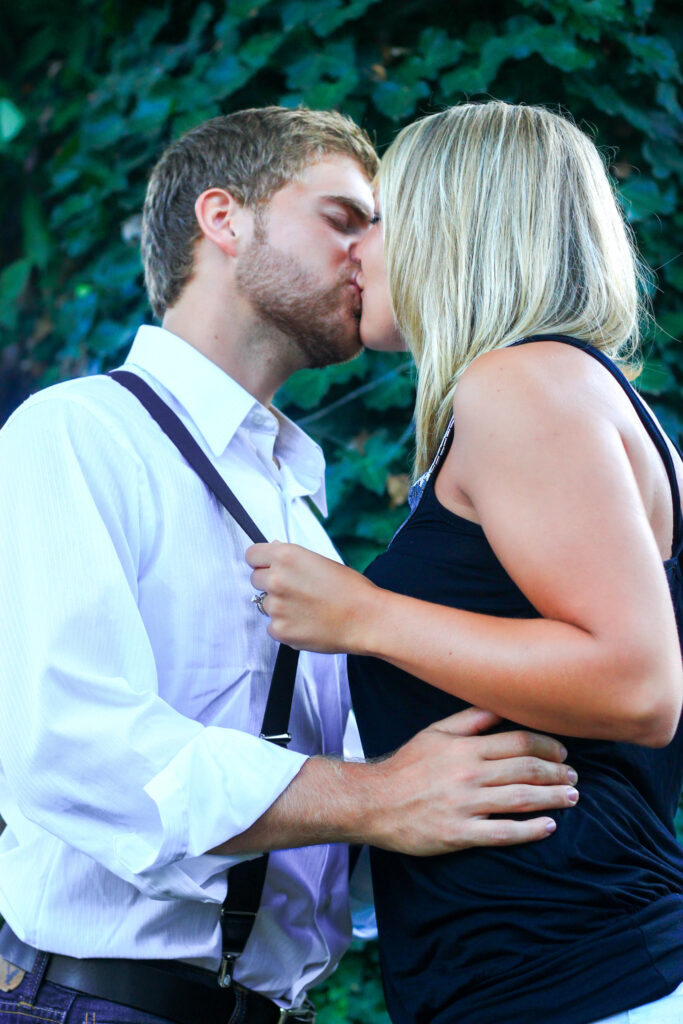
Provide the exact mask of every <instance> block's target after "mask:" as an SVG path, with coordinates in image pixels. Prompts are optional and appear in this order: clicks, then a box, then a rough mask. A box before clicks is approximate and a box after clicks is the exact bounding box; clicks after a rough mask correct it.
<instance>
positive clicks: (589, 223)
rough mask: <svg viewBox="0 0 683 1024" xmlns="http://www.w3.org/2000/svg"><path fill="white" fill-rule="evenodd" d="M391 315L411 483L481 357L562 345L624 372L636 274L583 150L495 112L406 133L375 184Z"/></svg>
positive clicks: (633, 339) (629, 355) (612, 203)
mask: <svg viewBox="0 0 683 1024" xmlns="http://www.w3.org/2000/svg"><path fill="white" fill-rule="evenodd" d="M379 193H380V200H381V204H382V218H383V221H384V246H385V255H386V262H387V274H388V279H389V287H390V290H391V296H392V303H393V306H394V314H395V316H396V321H397V323H398V326H399V329H400V330H401V332H402V334H403V336H404V337H405V339H406V342H407V344H408V346H409V348H410V350H411V352H412V354H413V356H414V358H415V362H416V365H417V369H418V388H417V405H416V411H415V416H416V429H417V452H416V458H415V472H416V474H420V473H422V472H424V470H425V469H427V468H428V466H429V465H430V463H431V461H432V459H433V457H434V454H435V452H436V449H437V447H438V444H439V442H440V440H441V437H442V436H443V433H444V431H445V430H446V427H447V425H448V421H449V418H450V416H451V407H452V402H453V393H454V390H455V387H456V384H457V381H458V378H459V377H460V375H461V374H462V372H463V370H464V369H465V367H466V366H467V365H468V364H469V363H470V362H471V361H472V360H473V359H474V358H475V357H476V356H478V355H479V354H480V353H482V352H487V351H489V350H491V349H495V348H500V347H502V346H503V345H506V344H508V343H509V342H511V341H516V340H517V339H519V338H523V337H525V336H528V335H532V334H542V333H544V332H548V333H555V334H572V335H575V336H576V337H578V338H582V339H584V340H585V341H589V342H590V343H591V344H592V345H595V346H596V347H597V348H600V349H602V350H603V351H605V352H606V353H607V354H608V355H609V356H611V357H612V358H613V359H616V360H618V361H620V362H622V363H626V362H629V361H632V360H633V359H634V355H635V352H636V349H637V344H638V328H639V320H640V316H641V308H640V301H639V290H640V285H641V284H642V279H643V271H642V269H641V265H640V263H639V261H638V258H637V256H636V252H635V248H634V246H633V243H632V241H631V236H630V232H629V230H628V229H627V227H626V225H625V223H624V220H623V218H622V216H621V213H620V211H619V208H618V205H617V202H616V199H615V196H614V194H613V191H612V188H611V185H610V182H609V179H608V177H607V173H606V170H605V167H604V165H603V162H602V159H601V157H600V154H599V153H598V151H597V149H596V147H595V145H594V144H593V142H592V141H591V140H590V139H589V138H588V137H587V136H586V135H585V134H584V133H583V132H581V131H580V130H579V129H578V128H577V127H576V126H575V125H574V124H572V123H571V122H570V121H569V120H567V119H566V118H564V117H561V116H559V115H558V114H554V113H552V112H551V111H549V110H545V109H543V108H541V107H527V106H521V105H519V106H518V105H512V104H508V103H503V102H500V101H497V100H494V101H491V102H488V103H482V104H474V103H467V104H463V105H462V106H457V107H451V108H450V109H448V110H444V111H443V112H441V113H439V114H433V115H431V116H429V117H425V118H423V119H422V120H420V121H417V122H415V123H414V124H411V125H409V126H408V127H407V128H405V129H404V130H403V131H402V132H401V133H400V134H399V135H398V136H397V138H396V139H395V141H394V142H393V144H392V145H391V147H390V148H389V150H388V151H387V153H386V155H385V156H384V158H383V160H382V163H381V167H380V172H379Z"/></svg>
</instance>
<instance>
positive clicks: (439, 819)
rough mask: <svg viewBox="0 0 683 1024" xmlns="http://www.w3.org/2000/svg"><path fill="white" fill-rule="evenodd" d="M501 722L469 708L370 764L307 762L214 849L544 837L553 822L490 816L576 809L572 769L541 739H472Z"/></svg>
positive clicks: (429, 851)
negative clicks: (256, 814)
mask: <svg viewBox="0 0 683 1024" xmlns="http://www.w3.org/2000/svg"><path fill="white" fill-rule="evenodd" d="M499 721H500V719H499V718H498V717H497V716H496V715H493V714H491V713H490V712H488V711H481V710H479V709H477V708H469V709H468V710H467V711H462V712H460V713H459V714H457V715H452V716H451V717H450V718H446V719H444V720H443V721H440V722H436V723H435V724H434V725H432V726H430V727H429V728H428V729H424V730H423V731H422V732H420V733H418V734H417V735H416V736H415V737H414V738H413V739H412V740H410V742H409V743H406V744H405V746H403V747H401V748H400V749H399V750H397V751H396V753H394V754H392V755H391V756H390V757H388V758H386V759H384V760H382V761H378V762H375V763H370V764H362V763H354V762H340V761H333V760H331V759H329V758H323V757H313V758H310V759H309V760H308V761H307V762H306V764H304V766H303V768H302V769H301V771H300V772H299V774H298V775H297V776H296V778H294V779H293V781H292V782H291V783H290V785H289V786H288V787H287V789H286V790H285V791H284V793H282V795H281V796H280V798H279V799H278V800H276V802H275V803H274V804H273V805H272V807H270V808H269V809H268V811H266V813H265V814H264V815H263V816H262V817H261V818H259V819H258V821H256V822H255V823H254V824H253V825H252V826H251V828H249V829H247V831H246V832H243V833H242V834H241V835H239V836H235V837H234V838H233V839H231V840H230V841H229V842H227V843H225V844H223V845H222V846H221V847H219V848H218V849H217V850H215V851H212V852H220V853H253V852H255V851H262V850H275V849H283V848H289V847H295V846H309V845H315V844H317V843H334V842H350V843H370V844H371V845H373V846H379V847H382V848H383V849H386V850H395V851H399V852H402V853H409V854H413V855H415V856H429V855H435V854H441V853H448V852H451V851H454V850H462V849H466V848H467V847H471V846H508V845H511V844H514V843H526V842H532V841H533V840H537V839H544V838H545V837H546V836H548V835H550V834H551V833H552V832H553V831H554V830H555V822H554V821H553V819H552V818H550V817H544V816H542V817H535V818H531V819H530V820H526V821H516V820H509V819H506V818H505V817H503V818H495V819H494V820H491V819H490V818H489V815H491V814H496V815H503V816H505V815H506V814H518V813H529V812H530V813H533V812H535V811H544V810H550V809H559V808H565V807H571V806H573V805H574V804H575V803H576V801H577V800H578V792H577V791H576V790H575V789H574V783H575V782H576V773H575V772H574V771H573V769H571V768H569V767H568V766H567V765H565V764H563V760H564V757H566V751H565V750H564V748H563V747H562V746H561V744H560V743H558V742H557V741H556V740H553V739H551V738H550V737H548V736H541V735H538V734H536V733H529V732H524V731H521V730H520V731H515V732H505V733H497V734H495V735H488V736H486V735H484V736H480V735H477V734H478V733H481V732H482V731H483V730H485V729H490V728H492V727H493V726H494V725H496V724H497V723H498V722H499Z"/></svg>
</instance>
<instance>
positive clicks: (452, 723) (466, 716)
mask: <svg viewBox="0 0 683 1024" xmlns="http://www.w3.org/2000/svg"><path fill="white" fill-rule="evenodd" d="M501 721H502V719H501V718H500V716H499V715H494V713H493V711H484V710H483V708H465V710H464V711H458V712H457V713H456V714H455V715H449V717H448V718H442V719H441V720H440V721H439V722H434V724H433V725H431V726H430V729H438V731H439V732H447V733H450V735H451V736H475V735H476V734H477V733H480V732H486V730H487V729H492V728H493V727H494V725H498V724H499V723H500V722H501Z"/></svg>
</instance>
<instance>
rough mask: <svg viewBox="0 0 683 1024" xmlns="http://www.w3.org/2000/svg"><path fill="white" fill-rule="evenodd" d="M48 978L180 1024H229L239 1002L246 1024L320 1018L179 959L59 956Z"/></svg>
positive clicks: (53, 958) (53, 959)
mask: <svg viewBox="0 0 683 1024" xmlns="http://www.w3.org/2000/svg"><path fill="white" fill-rule="evenodd" d="M44 979H45V981H51V982H54V983H55V984H57V985H64V986H65V987H66V988H72V989H76V990H77V991H78V992H83V993H84V994H85V995H89V996H94V997H95V998H96V999H106V1000H108V1001H109V1002H112V1003H122V1004H123V1005H124V1006H130V1007H132V1008H133V1009H135V1010H143V1011H144V1012H145V1013H152V1014H155V1015H156V1016H157V1017H166V1018H167V1019H168V1020H172V1021H176V1022H177V1024H229V1021H230V1018H231V1016H232V1014H233V1013H234V1011H235V1008H236V1007H237V1005H238V1004H239V1006H240V1008H245V1007H246V1013H244V1014H243V1015H241V1016H240V1019H243V1020H244V1021H245V1022H246V1024H281V1022H292V1024H295V1022H298V1021H301V1022H306V1024H312V1022H314V1021H315V1011H314V1010H313V1007H312V1006H311V1004H310V1003H309V1004H307V1005H306V1006H305V1007H302V1008H300V1009H298V1010H281V1009H280V1007H279V1006H278V1005H277V1004H276V1003H273V1002H271V1000H270V999H266V997H265V996H262V995H259V993H258V992H252V991H251V990H250V989H246V988H242V986H241V985H233V986H231V987H230V988H219V986H218V983H217V980H216V975H215V974H212V973H211V972H210V971H204V970H202V969H201V968H199V967H192V966H191V965H190V964H183V963H179V962H178V961H177V960H175V961H172V962H170V961H165V960H107V959H84V960H81V959H77V958H75V957H70V956H61V955H59V954H53V955H52V956H51V957H50V961H49V963H48V966H47V970H46V971H45V975H44Z"/></svg>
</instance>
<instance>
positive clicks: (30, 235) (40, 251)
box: [21, 192, 52, 270]
mask: <svg viewBox="0 0 683 1024" xmlns="http://www.w3.org/2000/svg"><path fill="white" fill-rule="evenodd" d="M21 221H22V233H23V240H22V248H23V250H24V256H25V257H26V259H27V260H30V262H31V264H32V265H33V266H34V267H38V268H39V269H41V270H43V269H44V268H45V267H46V266H47V264H48V262H49V259H50V250H51V245H52V239H51V238H50V234H49V232H48V230H47V225H46V223H45V216H44V214H43V210H42V207H41V205H40V200H39V198H38V196H37V195H36V193H35V192H27V193H26V195H25V196H24V200H23V203H22V207H21Z"/></svg>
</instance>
